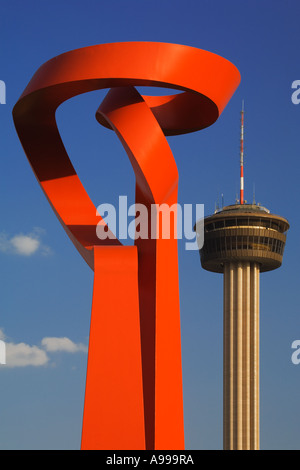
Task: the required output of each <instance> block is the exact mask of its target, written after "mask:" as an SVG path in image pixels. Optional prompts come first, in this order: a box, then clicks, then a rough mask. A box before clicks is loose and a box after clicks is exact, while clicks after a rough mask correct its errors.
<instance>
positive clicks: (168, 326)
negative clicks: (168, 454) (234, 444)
mask: <svg viewBox="0 0 300 470" xmlns="http://www.w3.org/2000/svg"><path fill="white" fill-rule="evenodd" d="M239 81H240V75H239V72H238V70H237V69H236V67H234V66H233V65H232V64H231V63H230V62H228V61H227V60H226V59H223V58H221V57H219V56H217V55H215V54H212V53H210V52H207V51H203V50H199V49H196V48H192V47H187V46H181V45H174V44H164V43H151V42H133V43H115V44H104V45H98V46H91V47H87V48H83V49H77V50H74V51H71V52H67V53H65V54H62V55H60V56H58V57H56V58H54V59H51V60H50V61H48V62H47V63H45V64H44V65H43V66H42V67H40V69H39V70H38V71H37V72H36V74H35V75H34V77H33V78H32V80H31V81H30V83H29V84H28V86H27V88H26V89H25V91H24V92H23V94H22V96H21V98H20V99H19V101H18V102H17V104H16V105H15V107H14V110H13V116H14V121H15V126H16V129H17V132H18V135H19V138H20V140H21V142H22V145H23V147H24V150H25V153H26V155H27V157H28V159H29V162H30V164H31V166H32V168H33V171H34V172H35V175H36V177H37V179H38V181H39V183H40V185H41V187H42V189H43V191H44V193H45V195H46V197H47V198H48V200H49V203H50V204H51V205H52V208H53V210H54V211H55V213H56V215H57V217H58V219H59V221H60V222H61V224H62V226H63V227H64V229H65V230H66V232H67V234H68V235H69V237H70V239H71V240H72V241H73V243H74V245H75V246H76V248H77V249H78V251H79V252H80V253H81V255H82V256H83V258H84V259H85V260H86V261H87V263H88V264H89V266H90V267H91V268H92V269H94V271H95V277H94V296H93V307H92V318H91V329H90V342H89V360H88V370H87V383H86V397H85V409H84V418H83V434H82V448H102V449H130V448H131V449H138V448H147V449H182V448H183V447H184V431H183V400H182V375H181V346H180V314H179V288H178V266H177V241H176V234H173V236H171V237H170V238H169V239H168V240H166V239H162V238H161V237H159V236H155V237H153V236H152V235H153V234H152V233H150V227H151V222H152V220H151V207H152V206H153V205H155V204H156V205H161V204H166V205H167V207H169V208H171V207H173V206H174V205H176V203H177V185H178V172H177V167H176V163H175V161H174V158H173V156H172V153H171V150H170V148H169V145H168V143H167V140H166V139H165V136H166V135H176V134H182V133H188V132H193V131H196V130H200V129H203V128H205V127H207V126H210V125H211V124H213V123H214V122H215V121H216V119H217V118H218V117H219V115H220V114H221V112H222V111H223V109H224V107H225V106H226V104H227V102H228V101H229V99H230V98H231V96H232V94H233V93H234V91H235V89H236V87H237V86H238V84H239ZM135 86H153V87H166V88H171V89H175V90H179V91H181V93H179V94H174V95H166V96H141V95H140V94H139V93H138V92H137V90H136V89H135V88H134V87H135ZM101 88H111V90H110V91H109V92H108V94H107V96H106V98H105V99H104V100H103V102H102V104H101V105H100V107H99V109H98V111H97V113H96V118H97V120H98V122H99V123H100V124H102V125H104V126H106V127H108V128H110V129H113V130H114V131H115V132H116V134H117V135H118V137H119V139H120V140H121V142H122V144H123V146H124V148H125V150H126V152H127V155H128V157H129V159H130V162H131V164H132V166H133V169H134V172H135V176H136V203H137V204H143V205H144V206H145V207H146V208H147V210H148V212H147V213H148V227H149V233H148V238H137V239H136V240H135V246H133V247H123V246H122V244H121V243H120V241H119V240H118V239H116V238H115V237H113V236H111V237H108V238H107V239H105V240H100V239H99V238H98V237H97V232H96V227H97V224H98V223H99V221H100V219H101V218H100V216H99V215H98V214H97V212H96V208H95V206H94V205H93V203H92V202H91V200H90V198H89V196H88V194H87V193H86V191H85V189H84V187H83V186H82V184H81V182H80V179H79V178H78V176H77V174H76V172H75V170H74V168H73V166H72V163H71V161H70V159H69V157H68V155H67V153H66V151H65V148H64V146H63V143H62V140H61V138H60V135H59V131H58V129H57V125H56V121H55V111H56V109H57V107H58V106H59V105H60V104H61V103H63V102H64V101H65V100H67V99H70V98H72V97H73V96H76V95H78V94H80V93H84V92H87V91H92V90H97V89H101ZM154 214H155V217H156V216H157V212H155V213H154ZM152 215H153V214H152ZM174 217H175V220H176V210H175V211H174ZM111 235H112V234H111ZM156 235H159V234H158V233H156ZM104 288H105V292H104V293H105V295H104V296H102V295H101V289H102V292H103V289H104ZM99 292H100V293H99ZM125 298H126V299H127V300H126V301H125V305H124V299H125ZM107 312H109V313H107ZM118 325H119V326H118ZM120 325H122V326H120ZM126 325H127V329H126ZM124 329H126V331H124ZM107 338H113V342H112V343H113V344H115V346H114V347H113V346H111V344H112V343H110V342H109V341H107ZM120 370H122V373H120ZM127 377H128V380H126V378H127ZM103 378H104V379H103ZM112 384H114V385H112ZM112 387H113V388H112ZM128 410H130V412H129V411H128ZM99 423H101V424H99ZM128 436H130V438H129V437H128Z"/></svg>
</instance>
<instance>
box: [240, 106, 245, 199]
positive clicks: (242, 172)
mask: <svg viewBox="0 0 300 470" xmlns="http://www.w3.org/2000/svg"><path fill="white" fill-rule="evenodd" d="M240 171H241V174H240V204H244V100H242V111H241V142H240Z"/></svg>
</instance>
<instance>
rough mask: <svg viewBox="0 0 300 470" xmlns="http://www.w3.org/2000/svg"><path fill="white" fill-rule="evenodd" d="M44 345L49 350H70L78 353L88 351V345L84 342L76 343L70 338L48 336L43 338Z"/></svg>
mask: <svg viewBox="0 0 300 470" xmlns="http://www.w3.org/2000/svg"><path fill="white" fill-rule="evenodd" d="M41 344H42V346H43V347H44V348H45V349H46V351H48V352H59V351H64V352H69V353H76V352H87V346H85V345H84V344H82V343H74V342H73V341H71V340H70V339H69V338H66V337H63V338H55V337H47V338H43V339H42V341H41Z"/></svg>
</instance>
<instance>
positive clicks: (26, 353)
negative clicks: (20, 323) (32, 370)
mask: <svg viewBox="0 0 300 470" xmlns="http://www.w3.org/2000/svg"><path fill="white" fill-rule="evenodd" d="M48 361H49V357H48V356H47V354H46V352H45V351H44V350H43V349H41V348H39V347H38V346H30V345H29V344H25V343H18V344H14V343H6V367H26V366H44V365H45V364H47V363H48Z"/></svg>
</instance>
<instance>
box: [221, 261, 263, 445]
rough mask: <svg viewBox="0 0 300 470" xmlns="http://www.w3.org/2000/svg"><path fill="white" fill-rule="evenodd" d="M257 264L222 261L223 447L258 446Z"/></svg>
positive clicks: (258, 269) (258, 270)
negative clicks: (223, 262)
mask: <svg viewBox="0 0 300 470" xmlns="http://www.w3.org/2000/svg"><path fill="white" fill-rule="evenodd" d="M259 273H260V268H259V264H258V263H256V262H251V261H231V262H227V263H225V264H224V341H223V347H224V363H223V381H224V382H223V384H224V385H223V386H224V393H223V400H224V405H223V410H224V411H223V413H224V416H223V426H224V429H223V436H224V449H227V450H242V449H243V450H248V449H249V450H250V449H251V450H258V449H259Z"/></svg>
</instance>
